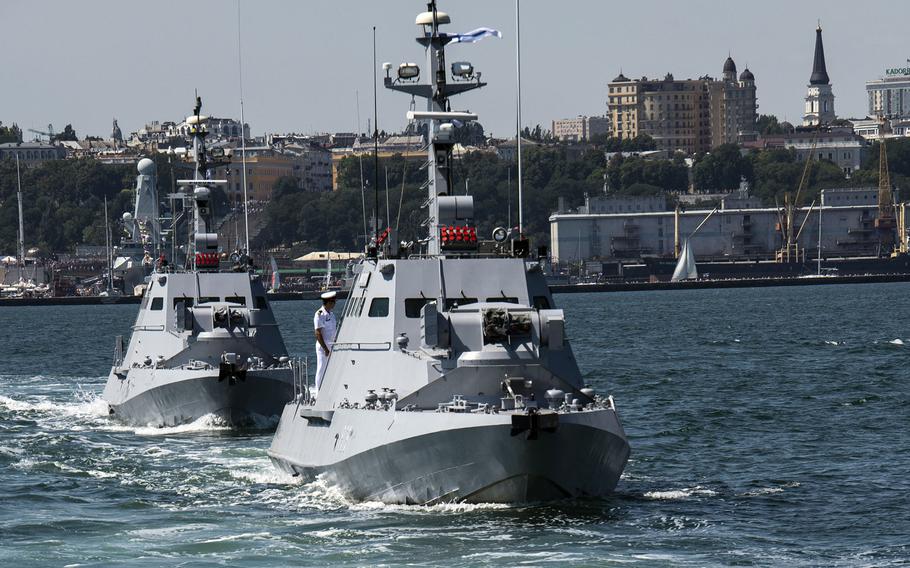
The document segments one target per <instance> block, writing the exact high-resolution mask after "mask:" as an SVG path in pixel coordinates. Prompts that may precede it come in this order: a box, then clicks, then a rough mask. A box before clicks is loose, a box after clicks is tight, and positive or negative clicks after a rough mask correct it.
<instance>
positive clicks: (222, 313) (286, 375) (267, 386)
mask: <svg viewBox="0 0 910 568" xmlns="http://www.w3.org/2000/svg"><path fill="white" fill-rule="evenodd" d="M201 106H202V102H201V99H199V98H198V97H197V100H196V108H195V113H194V115H193V116H191V117H190V118H188V119H187V122H188V123H189V124H192V125H193V148H194V153H195V162H196V169H195V176H194V179H192V180H180V182H179V183H180V185H181V186H182V187H183V188H185V191H184V196H185V199H186V200H188V201H191V202H192V209H191V210H192V211H193V215H194V218H193V231H192V234H191V239H190V242H191V244H192V254H190V255H188V257H187V262H188V263H191V264H190V265H189V266H186V267H179V266H173V265H170V264H168V263H167V261H166V259H165V258H164V257H163V256H161V257H159V259H158V260H157V261H156V266H155V269H154V271H153V272H152V273H151V275H150V277H149V281H148V287H147V289H146V290H145V293H144V295H143V297H142V303H141V305H140V308H139V314H138V315H137V317H136V323H135V325H133V328H132V336H131V337H130V341H129V345H128V346H126V347H124V345H123V339H122V338H121V337H118V338H117V342H116V345H115V354H114V364H113V368H112V369H111V372H110V375H109V377H108V381H107V385H106V386H105V389H104V394H103V398H104V399H105V400H106V401H107V402H108V405H109V408H110V414H111V415H112V416H113V417H114V418H116V419H119V420H121V421H123V422H127V423H129V424H135V425H149V424H150V425H156V426H171V425H176V424H181V423H185V422H190V421H193V420H196V419H198V418H200V417H202V416H204V415H207V414H216V415H220V416H222V417H224V418H226V419H229V420H230V421H231V422H232V423H235V424H243V423H244V422H246V421H247V420H249V419H251V418H254V417H255V416H256V415H259V416H264V417H269V416H276V415H278V414H280V412H281V410H282V408H283V406H284V404H285V403H286V402H287V401H289V400H291V399H293V398H294V384H295V377H296V376H297V373H298V372H299V371H298V369H299V365H297V364H296V362H295V361H294V360H292V359H290V358H289V356H288V353H287V348H286V347H285V344H284V340H283V339H282V337H281V333H280V331H279V329H278V323H277V322H276V320H275V316H274V314H273V313H272V310H271V308H270V305H269V301H268V298H267V296H266V290H265V287H264V286H263V283H262V282H261V279H260V277H259V275H258V274H256V273H254V271H253V270H252V266H251V264H250V263H249V261H248V259H247V257H246V256H245V255H243V254H234V255H232V258H230V259H229V261H228V262H225V263H224V264H227V265H228V266H226V267H225V269H222V264H223V261H222V254H221V253H220V252H219V251H218V235H217V234H216V233H212V232H209V230H210V229H209V228H210V227H211V226H212V213H211V199H212V195H211V188H212V187H213V185H214V184H215V183H218V182H216V181H213V180H210V179H207V177H208V176H207V172H208V170H209V163H208V161H207V158H206V153H205V120H206V117H204V116H202V115H200V114H199V112H200V110H201ZM222 183H223V182H222ZM137 232H138V231H137Z"/></svg>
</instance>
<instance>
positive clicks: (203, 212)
mask: <svg viewBox="0 0 910 568" xmlns="http://www.w3.org/2000/svg"><path fill="white" fill-rule="evenodd" d="M201 111H202V97H199V96H196V106H195V107H193V115H192V116H190V117H188V118H187V119H186V122H187V124H189V125H190V133H191V134H192V135H193V155H194V159H195V166H196V167H195V170H194V172H193V179H186V180H177V183H178V184H180V185H188V186H190V187H192V188H193V190H192V195H191V198H192V199H193V217H194V218H193V236H192V237H193V238H192V239H191V240H190V243H191V245H192V249H193V250H192V252H193V253H194V254H193V256H192V259H193V270H199V269H207V270H214V271H217V270H218V268H219V265H220V256H219V254H218V233H210V232H209V228H210V227H212V226H213V225H214V223H213V219H212V203H211V198H212V195H211V190H210V189H209V187H208V186H210V185H214V184H227V180H213V179H208V178H209V174H208V172H209V169H210V168H211V166H210V165H209V160H208V156H207V155H206V153H205V137H206V135H207V134H208V132H207V131H206V129H205V123H206V121H207V120H208V117H207V116H203V115H202V114H200V112H201ZM216 165H217V162H216ZM243 256H244V257H245V256H246V255H243Z"/></svg>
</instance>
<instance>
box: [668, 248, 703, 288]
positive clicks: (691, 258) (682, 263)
mask: <svg viewBox="0 0 910 568" xmlns="http://www.w3.org/2000/svg"><path fill="white" fill-rule="evenodd" d="M696 278H698V269H697V268H695V253H693V252H692V246H691V245H690V244H689V239H686V240H685V241H684V242H683V247H682V253H681V254H680V255H679V262H677V263H676V270H674V271H673V277H672V278H670V282H679V281H680V280H695V279H696Z"/></svg>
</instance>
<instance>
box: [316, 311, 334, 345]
mask: <svg viewBox="0 0 910 568" xmlns="http://www.w3.org/2000/svg"><path fill="white" fill-rule="evenodd" d="M337 327H338V326H337V320H336V319H335V314H333V313H332V312H330V311H328V310H326V309H325V307H324V306H323V307H321V308H319V309H318V310H316V315H315V316H313V329H314V330H316V329H321V330H322V339H323V340H324V341H325V342H326V343H332V342H333V341H335V330H336V329H337Z"/></svg>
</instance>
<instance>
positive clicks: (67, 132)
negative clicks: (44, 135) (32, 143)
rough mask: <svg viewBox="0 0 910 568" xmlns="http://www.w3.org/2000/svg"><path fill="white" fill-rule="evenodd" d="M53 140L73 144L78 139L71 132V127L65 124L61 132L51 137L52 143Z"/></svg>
mask: <svg viewBox="0 0 910 568" xmlns="http://www.w3.org/2000/svg"><path fill="white" fill-rule="evenodd" d="M53 140H57V141H61V142H62V141H68V142H75V141H77V140H79V138H78V137H77V136H76V131H75V130H73V125H72V124H67V125H66V126H65V127H63V132H61V133H59V134H56V135H55V136H54V137H53V139H52V141H53Z"/></svg>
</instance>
